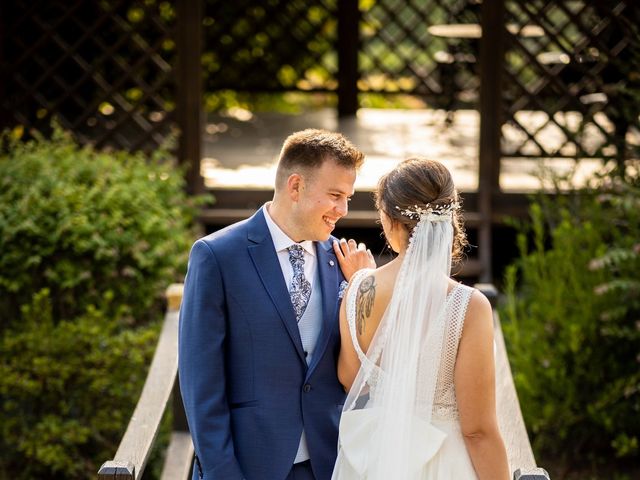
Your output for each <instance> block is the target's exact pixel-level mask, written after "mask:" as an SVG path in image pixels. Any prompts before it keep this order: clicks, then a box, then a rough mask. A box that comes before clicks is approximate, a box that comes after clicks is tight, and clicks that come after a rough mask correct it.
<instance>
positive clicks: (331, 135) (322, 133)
mask: <svg viewBox="0 0 640 480" xmlns="http://www.w3.org/2000/svg"><path fill="white" fill-rule="evenodd" d="M329 159H331V160H333V161H334V162H335V163H336V164H337V165H339V166H341V167H345V168H353V169H356V170H357V169H358V168H360V165H362V162H363V161H364V154H363V153H362V152H361V151H360V150H358V149H357V148H356V147H355V146H354V145H353V144H352V143H351V142H350V141H349V140H347V139H346V138H345V137H344V136H343V135H342V134H340V133H336V132H329V131H327V130H320V129H314V128H308V129H306V130H302V131H300V132H295V133H292V134H291V135H289V136H288V137H287V139H286V140H285V141H284V144H283V145H282V150H281V151H280V159H279V160H278V169H277V172H276V185H282V183H283V182H284V181H285V180H286V179H287V178H288V177H289V175H291V174H292V173H294V171H295V170H296V169H297V168H301V169H315V168H318V167H320V166H322V164H323V162H324V161H325V160H329Z"/></svg>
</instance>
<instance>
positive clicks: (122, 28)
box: [1, 0, 176, 151]
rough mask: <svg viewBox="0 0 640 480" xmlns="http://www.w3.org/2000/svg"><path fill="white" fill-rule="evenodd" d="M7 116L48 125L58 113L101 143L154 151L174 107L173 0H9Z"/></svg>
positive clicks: (81, 135) (32, 125)
mask: <svg viewBox="0 0 640 480" xmlns="http://www.w3.org/2000/svg"><path fill="white" fill-rule="evenodd" d="M3 16H4V21H5V22H6V24H5V37H4V53H5V58H4V62H3V63H4V65H3V68H6V70H5V72H7V77H6V80H5V82H6V87H5V88H6V94H5V95H4V97H3V98H2V99H1V102H2V109H3V110H4V111H5V112H8V114H7V113H5V116H6V115H8V116H10V117H11V118H8V119H5V120H4V122H5V123H8V124H10V125H16V124H17V125H22V126H23V127H24V128H25V130H26V131H27V132H28V131H29V130H31V129H36V130H39V131H47V130H48V128H49V125H50V122H51V118H52V117H55V118H56V119H57V121H58V122H59V123H60V124H61V125H62V126H63V127H64V128H67V129H69V130H71V131H73V132H74V134H75V135H76V136H77V138H78V139H79V140H80V141H82V142H86V143H92V144H95V145H96V146H97V147H113V148H122V149H127V150H140V149H142V150H146V151H151V150H153V149H155V148H157V147H158V145H160V144H162V143H163V142H164V141H165V140H166V138H167V133H168V131H169V130H170V127H171V124H172V121H173V111H174V109H175V93H174V91H175V81H174V78H173V73H174V72H173V64H174V61H175V50H176V42H175V39H174V30H175V10H174V7H173V6H172V5H171V4H168V3H167V2H159V1H158V2H156V1H149V0H144V1H83V0H75V1H50V0H47V1H29V2H27V1H23V0H16V1H13V2H7V5H5V6H3Z"/></svg>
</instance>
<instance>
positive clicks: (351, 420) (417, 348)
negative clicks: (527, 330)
mask: <svg viewBox="0 0 640 480" xmlns="http://www.w3.org/2000/svg"><path fill="white" fill-rule="evenodd" d="M376 204H377V208H378V210H379V212H380V218H381V222H382V227H383V229H384V234H385V236H386V238H387V241H388V243H389V245H390V246H391V248H393V250H394V251H396V252H397V253H398V256H397V257H396V258H395V259H394V260H392V261H391V262H389V263H387V264H386V265H384V266H382V267H380V268H378V269H375V270H373V269H365V270H361V271H359V272H357V273H356V275H354V276H353V278H352V279H351V282H350V284H349V288H348V290H347V292H346V294H345V301H343V303H342V309H341V312H340V334H341V337H342V340H341V342H342V345H341V351H340V356H339V361H338V376H339V378H340V381H341V382H342V384H343V385H344V386H345V388H346V389H347V390H348V391H349V394H348V396H347V399H346V401H345V405H344V410H343V413H342V418H341V421H340V430H339V442H338V443H339V445H338V458H337V461H336V465H335V468H334V471H333V476H332V479H333V480H355V479H366V480H377V479H379V480H391V479H394V480H395V479H398V480H414V479H419V480H427V479H429V480H431V479H434V480H435V479H437V480H445V479H447V480H449V479H450V480H467V479H480V480H485V479H490V480H507V479H508V478H509V471H508V464H507V456H506V452H505V447H504V443H503V441H502V438H501V436H500V432H499V429H498V423H497V418H496V411H495V372H494V359H493V321H492V314H491V306H490V305H489V302H488V300H487V299H486V298H485V297H484V296H483V295H482V294H481V293H480V292H479V291H477V290H475V289H472V288H470V287H467V286H464V285H462V284H459V283H456V282H454V281H453V280H452V279H451V278H450V277H449V273H450V268H451V258H452V254H453V255H458V254H459V253H460V250H461V247H463V246H464V243H465V241H466V240H465V237H464V232H463V230H462V228H460V223H459V222H460V220H459V216H458V211H457V210H458V195H457V192H456V191H455V188H454V185H453V181H452V179H451V175H450V173H449V171H448V170H447V169H446V168H445V167H444V166H443V165H442V164H440V163H439V162H435V161H431V160H426V159H419V158H416V159H409V160H407V161H405V162H403V163H401V164H400V165H398V166H397V167H396V168H395V169H394V170H393V171H391V172H390V173H388V174H387V175H385V176H384V177H383V178H382V179H381V180H380V183H379V184H378V191H377V194H376ZM343 248H345V247H343ZM338 258H339V260H343V259H342V258H341V256H340V255H338ZM365 352H366V353H365Z"/></svg>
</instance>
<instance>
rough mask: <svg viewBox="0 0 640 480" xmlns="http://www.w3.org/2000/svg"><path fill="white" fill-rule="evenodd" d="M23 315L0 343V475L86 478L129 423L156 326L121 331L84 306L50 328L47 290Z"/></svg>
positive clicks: (109, 452)
mask: <svg viewBox="0 0 640 480" xmlns="http://www.w3.org/2000/svg"><path fill="white" fill-rule="evenodd" d="M22 310H23V314H22V321H21V323H20V324H16V325H14V326H13V327H11V328H9V329H8V330H7V331H6V332H5V335H4V336H3V338H2V340H1V342H0V358H1V359H2V362H1V363H0V396H2V398H3V401H2V410H1V411H0V433H1V438H2V440H0V445H2V448H0V478H16V479H36V478H49V479H55V478H60V479H62V478H65V479H84V478H91V476H94V475H95V474H96V472H97V471H98V468H99V467H100V464H101V463H102V462H103V461H105V460H108V459H110V458H113V455H114V453H115V450H116V448H117V445H118V443H119V442H120V438H121V437H122V434H123V432H124V428H125V427H126V425H127V423H128V422H129V418H130V416H131V413H132V412H133V407H134V406H135V402H136V399H137V398H138V396H139V395H140V391H141V388H142V384H143V383H144V377H145V374H146V370H147V368H148V365H149V363H150V361H151V356H152V354H153V350H154V347H155V343H156V341H157V336H158V328H157V326H158V322H155V323H154V324H151V325H149V326H143V327H137V328H135V329H123V328H118V327H117V326H116V322H114V321H112V320H111V319H108V318H106V317H105V316H104V314H103V313H101V312H100V311H98V310H93V309H89V311H88V312H87V313H86V314H85V315H83V316H82V317H79V318H75V319H73V320H62V321H59V322H57V323H54V321H53V318H52V302H51V297H50V294H49V291H47V290H46V289H45V290H42V291H41V292H40V293H39V294H36V295H35V298H34V302H33V304H32V305H26V306H24V307H23V309H22ZM3 471H4V472H3ZM3 473H4V475H3Z"/></svg>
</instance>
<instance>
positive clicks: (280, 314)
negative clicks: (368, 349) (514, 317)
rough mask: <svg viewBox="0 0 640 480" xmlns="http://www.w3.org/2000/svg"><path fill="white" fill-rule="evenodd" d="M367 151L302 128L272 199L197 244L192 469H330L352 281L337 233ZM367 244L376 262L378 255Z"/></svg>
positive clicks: (191, 279) (182, 361)
mask: <svg viewBox="0 0 640 480" xmlns="http://www.w3.org/2000/svg"><path fill="white" fill-rule="evenodd" d="M362 161H363V154H362V153H361V152H360V151H359V150H357V149H356V148H355V147H354V146H353V145H352V144H351V143H350V142H349V141H348V140H346V139H345V138H344V137H343V136H342V135H340V134H337V133H332V132H327V131H324V130H304V131H302V132H297V133H294V134H292V135H291V136H289V137H288V138H287V139H286V141H285V143H284V146H283V148H282V152H281V154H280V159H279V162H278V168H277V173H276V184H275V193H274V197H273V201H271V202H268V203H267V204H265V205H264V206H263V207H262V208H261V209H260V210H258V212H257V213H256V214H255V215H253V216H252V217H251V218H249V219H247V220H244V221H242V222H239V223H236V224H234V225H231V226H229V227H227V228H225V229H223V230H221V231H218V232H215V233H213V234H211V235H208V236H206V237H204V238H202V239H200V240H198V241H197V242H196V243H195V244H194V245H193V248H192V250H191V254H190V257H189V268H188V272H187V277H186V280H185V290H184V297H183V301H182V307H181V311H180V334H179V374H180V387H181V390H182V398H183V402H184V406H185V411H186V413H187V419H188V422H189V429H190V431H191V436H192V438H193V443H194V446H195V451H196V459H195V464H194V479H195V478H204V479H207V480H209V479H211V480H213V479H221V480H240V479H247V480H285V479H291V480H293V479H296V480H306V479H316V480H329V478H330V477H331V472H332V468H333V464H334V462H335V457H336V448H337V436H338V422H339V418H340V413H341V410H342V404H343V402H344V397H345V392H344V389H343V388H342V386H341V385H340V383H339V381H338V378H337V375H336V359H337V356H338V350H339V345H340V339H339V327H338V320H337V318H338V305H339V301H340V300H339V296H340V294H341V288H344V286H345V285H346V282H345V276H344V275H343V273H342V272H341V270H340V265H339V263H338V259H337V257H336V252H341V250H340V247H339V246H337V242H336V241H335V239H334V238H332V237H331V232H332V231H333V229H334V227H335V224H336V222H337V221H338V220H339V219H340V218H341V217H343V216H344V215H346V214H347V202H348V201H349V198H350V197H351V196H352V195H353V185H354V182H355V178H356V170H357V169H358V168H359V166H360V165H361V163H362ZM334 248H335V251H334ZM343 248H344V246H343ZM359 253H360V257H359V258H360V260H361V261H363V262H366V265H367V266H368V265H371V263H372V262H373V258H372V257H371V254H370V253H366V252H364V251H363V249H362V248H360V251H359ZM339 256H340V260H341V261H343V257H342V254H341V253H339ZM361 266H365V263H362V265H361ZM345 269H346V270H348V268H345ZM352 273H353V271H345V274H346V275H347V277H350V275H351V274H352Z"/></svg>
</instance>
